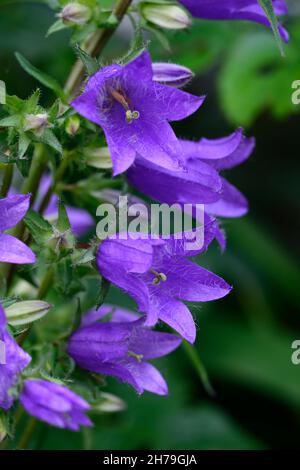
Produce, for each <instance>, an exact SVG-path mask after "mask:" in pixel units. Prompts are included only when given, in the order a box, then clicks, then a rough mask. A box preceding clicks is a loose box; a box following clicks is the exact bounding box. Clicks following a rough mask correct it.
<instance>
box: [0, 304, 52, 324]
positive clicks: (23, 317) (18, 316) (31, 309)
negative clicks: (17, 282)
mask: <svg viewBox="0 0 300 470" xmlns="http://www.w3.org/2000/svg"><path fill="white" fill-rule="evenodd" d="M50 308H51V305H50V304H48V303H47V302H44V301H42V300H24V301H23V302H16V303H14V304H12V305H10V306H9V307H7V308H6V309H5V313H6V317H7V321H8V323H9V324H10V325H12V326H20V325H28V324H29V323H32V322H34V321H36V320H40V319H41V318H43V317H44V316H45V315H46V314H47V313H48V312H49V310H50Z"/></svg>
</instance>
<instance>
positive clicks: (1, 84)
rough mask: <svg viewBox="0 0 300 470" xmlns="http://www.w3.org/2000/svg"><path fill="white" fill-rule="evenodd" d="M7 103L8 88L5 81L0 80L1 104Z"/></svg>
mask: <svg viewBox="0 0 300 470" xmlns="http://www.w3.org/2000/svg"><path fill="white" fill-rule="evenodd" d="M5 103H6V86H5V82H3V80H0V104H5Z"/></svg>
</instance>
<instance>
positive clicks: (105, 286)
mask: <svg viewBox="0 0 300 470" xmlns="http://www.w3.org/2000/svg"><path fill="white" fill-rule="evenodd" d="M109 288H110V282H109V281H108V280H107V279H105V277H102V278H101V286H100V292H99V294H98V297H97V301H96V310H98V309H99V308H100V307H101V305H102V304H103V303H104V301H105V299H106V296H107V294H108V291H109Z"/></svg>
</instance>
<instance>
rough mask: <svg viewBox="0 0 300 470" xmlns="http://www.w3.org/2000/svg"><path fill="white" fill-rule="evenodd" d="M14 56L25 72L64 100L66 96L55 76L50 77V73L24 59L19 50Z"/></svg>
mask: <svg viewBox="0 0 300 470" xmlns="http://www.w3.org/2000/svg"><path fill="white" fill-rule="evenodd" d="M15 56H16V58H17V61H18V62H19V64H20V66H21V67H22V68H23V69H24V70H25V72H27V73H28V74H29V75H31V76H32V77H34V78H35V79H36V80H38V81H39V82H40V83H42V85H44V86H45V87H47V88H50V90H52V91H53V92H54V93H55V94H56V95H57V96H59V97H60V98H62V99H63V100H65V98H66V96H65V93H64V91H63V89H62V88H61V86H60V84H59V83H58V81H57V80H55V78H52V77H50V75H48V74H46V73H45V72H42V71H41V70H39V69H38V68H36V67H35V66H34V65H32V64H31V63H30V62H29V61H28V60H27V59H25V57H23V56H22V54H20V53H19V52H16V53H15Z"/></svg>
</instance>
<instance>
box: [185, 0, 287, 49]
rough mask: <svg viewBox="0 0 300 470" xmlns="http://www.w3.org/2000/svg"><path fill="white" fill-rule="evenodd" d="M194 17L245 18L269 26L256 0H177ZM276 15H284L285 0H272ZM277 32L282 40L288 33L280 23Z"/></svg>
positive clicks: (285, 9) (285, 11) (210, 18)
mask: <svg viewBox="0 0 300 470" xmlns="http://www.w3.org/2000/svg"><path fill="white" fill-rule="evenodd" d="M179 1H180V2H181V3H182V5H184V6H185V7H186V8H187V9H188V10H189V11H190V12H191V13H192V15H194V16H195V17H198V18H202V19H206V20H247V21H255V22H256V23H261V24H263V25H265V26H268V27H270V22H269V20H268V18H267V15H266V13H265V11H264V9H263V8H262V6H261V5H260V4H259V2H258V0H179ZM272 3H273V7H274V11H275V14H276V15H277V16H281V15H285V14H287V12H288V7H287V4H286V2H285V0H273V1H272ZM279 32H280V35H281V37H282V39H283V40H284V41H288V39H289V35H288V33H287V31H286V30H285V29H284V28H283V26H282V25H279Z"/></svg>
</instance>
